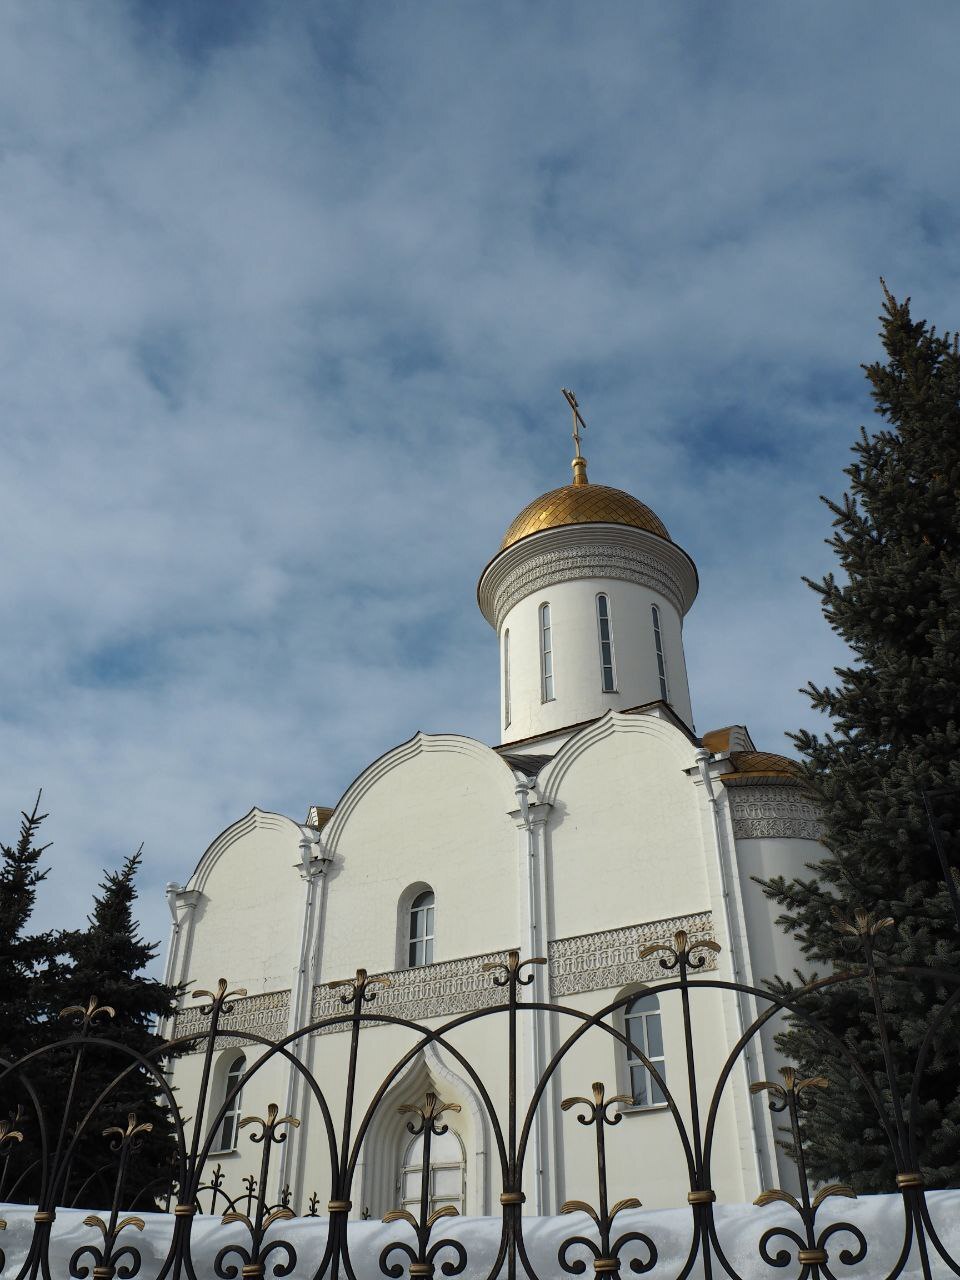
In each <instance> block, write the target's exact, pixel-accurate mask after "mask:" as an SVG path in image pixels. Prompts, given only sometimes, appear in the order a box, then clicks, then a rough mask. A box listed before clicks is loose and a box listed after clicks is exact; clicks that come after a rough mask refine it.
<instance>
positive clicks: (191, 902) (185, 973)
mask: <svg viewBox="0 0 960 1280" xmlns="http://www.w3.org/2000/svg"><path fill="white" fill-rule="evenodd" d="M166 898H167V906H168V907H169V909H170V916H171V923H170V943H169V946H168V948H167V963H166V966H165V969H164V975H163V981H164V983H165V985H167V986H169V987H180V986H183V985H184V984H185V983H186V982H187V980H188V977H189V968H190V952H191V950H192V947H193V929H194V923H195V920H196V908H197V905H198V904H199V903H200V901H201V899H202V898H203V894H202V893H201V892H200V890H199V889H187V888H186V887H185V886H184V885H182V884H175V883H173V882H171V883H170V884H168V885H167V889H166ZM171 1022H172V1019H170V1018H164V1019H162V1020H161V1021H160V1022H159V1023H158V1024H157V1032H158V1034H160V1035H167V1034H168V1031H169V1029H170V1026H171Z"/></svg>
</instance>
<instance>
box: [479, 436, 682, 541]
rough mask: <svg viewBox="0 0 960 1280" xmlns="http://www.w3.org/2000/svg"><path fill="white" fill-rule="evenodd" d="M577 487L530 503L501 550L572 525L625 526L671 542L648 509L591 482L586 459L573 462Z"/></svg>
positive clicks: (553, 491)
mask: <svg viewBox="0 0 960 1280" xmlns="http://www.w3.org/2000/svg"><path fill="white" fill-rule="evenodd" d="M573 472H574V481H573V484H565V485H563V486H562V488H560V489H551V490H550V492H549V493H542V494H541V495H540V497H539V498H534V500H533V501H532V502H528V503H527V505H526V506H525V507H524V508H523V510H522V511H521V512H520V514H519V515H518V516H517V517H516V518H515V519H514V520H513V521H512V522H511V524H510V527H509V529H508V530H507V532H506V533H505V534H504V535H503V541H502V542H501V543H500V550H501V551H506V549H507V547H512V546H513V544H514V543H515V542H519V541H520V539H521V538H526V537H528V536H529V535H530V534H531V533H540V532H541V531H542V530H543V529H559V528H560V527H561V526H563V525H570V524H625V525H629V526H630V527H631V528H634V529H646V530H647V532H648V533H655V534H656V535H657V536H658V537H660V538H666V540H667V541H668V542H669V541H670V534H669V533H668V532H667V528H666V525H664V523H663V521H662V520H661V519H660V517H659V516H658V515H656V514H655V513H654V512H653V511H651V510H650V508H649V507H648V506H645V505H644V503H642V502H640V501H639V500H638V499H637V498H634V497H633V496H632V495H631V494H629V493H626V492H624V490H623V489H611V488H610V487H609V486H608V485H605V484H590V483H588V481H587V467H586V459H585V458H581V457H577V458H575V459H574V462H573Z"/></svg>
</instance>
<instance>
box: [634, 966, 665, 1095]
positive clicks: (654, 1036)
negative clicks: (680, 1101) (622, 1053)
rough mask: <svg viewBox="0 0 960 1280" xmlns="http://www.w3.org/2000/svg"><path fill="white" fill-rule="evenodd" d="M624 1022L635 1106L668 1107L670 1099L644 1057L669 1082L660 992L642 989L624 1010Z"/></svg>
mask: <svg viewBox="0 0 960 1280" xmlns="http://www.w3.org/2000/svg"><path fill="white" fill-rule="evenodd" d="M624 1022H625V1023H626V1027H625V1030H626V1034H627V1039H628V1041H629V1042H630V1043H629V1044H628V1045H627V1046H626V1054H627V1073H628V1075H629V1077H630V1096H631V1098H632V1099H633V1105H634V1106H635V1107H662V1106H665V1105H666V1101H667V1100H666V1098H665V1097H664V1096H663V1090H662V1089H661V1088H660V1086H659V1084H657V1081H656V1080H655V1078H654V1076H653V1073H652V1072H651V1071H650V1069H649V1067H648V1066H647V1064H646V1062H644V1060H643V1057H646V1059H647V1060H648V1061H649V1062H650V1064H651V1065H652V1066H653V1067H655V1068H656V1070H657V1071H658V1072H659V1073H660V1076H661V1078H662V1079H663V1081H664V1083H666V1079H667V1067H666V1061H665V1059H664V1054H663V1027H662V1025H661V1022H660V1001H659V999H658V997H657V995H656V993H655V992H653V991H642V992H641V993H640V994H639V995H637V996H634V998H633V999H632V1000H631V1001H630V1003H629V1004H628V1005H627V1007H626V1009H625V1010H624ZM641 1054H642V1055H643V1057H641Z"/></svg>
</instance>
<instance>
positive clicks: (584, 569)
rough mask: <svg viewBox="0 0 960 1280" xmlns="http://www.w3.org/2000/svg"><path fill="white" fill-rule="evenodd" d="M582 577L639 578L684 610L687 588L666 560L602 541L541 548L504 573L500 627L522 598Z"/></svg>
mask: <svg viewBox="0 0 960 1280" xmlns="http://www.w3.org/2000/svg"><path fill="white" fill-rule="evenodd" d="M582 578H614V579H618V580H619V581H621V582H635V583H636V584H637V585H638V586H641V587H648V588H649V589H650V590H651V591H656V592H658V593H659V594H660V595H662V596H665V597H666V598H667V599H668V600H669V601H670V602H671V604H674V605H675V606H676V608H677V610H678V611H679V612H680V613H681V614H682V613H683V611H684V606H683V588H682V585H681V583H680V580H679V578H678V577H677V576H676V574H675V573H673V572H672V571H671V566H670V565H668V564H667V563H666V562H665V560H661V559H659V558H657V557H655V556H653V555H648V554H646V553H645V552H643V551H639V550H637V549H636V548H633V547H627V546H615V545H610V544H603V543H598V544H597V545H596V546H594V545H589V546H585V547H584V546H580V547H563V548H556V549H553V550H549V551H548V550H544V551H541V552H540V553H539V554H538V555H536V556H534V557H531V558H530V559H527V560H524V561H521V562H520V563H519V564H518V565H517V566H516V568H514V569H512V570H510V571H509V572H508V573H506V574H505V575H504V578H503V581H502V582H501V583H500V584H499V586H498V588H497V593H496V597H495V602H494V612H495V615H496V620H497V627H499V626H500V624H501V622H502V621H503V619H504V618H505V617H506V615H507V614H508V613H509V612H510V610H511V609H512V608H513V607H514V605H516V604H519V602H520V601H521V600H523V599H525V598H526V597H527V596H529V595H533V594H534V593H535V592H538V591H545V590H547V589H548V588H550V587H553V586H555V585H556V584H557V583H559V582H572V581H574V580H577V579H582Z"/></svg>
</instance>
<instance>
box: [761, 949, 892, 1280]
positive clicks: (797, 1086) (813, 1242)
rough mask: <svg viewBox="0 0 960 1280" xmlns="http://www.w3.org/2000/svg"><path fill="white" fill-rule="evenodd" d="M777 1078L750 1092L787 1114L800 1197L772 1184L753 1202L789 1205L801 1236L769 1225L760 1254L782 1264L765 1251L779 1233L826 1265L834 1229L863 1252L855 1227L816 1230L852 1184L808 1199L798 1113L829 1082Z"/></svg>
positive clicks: (805, 1262) (803, 1259)
mask: <svg viewBox="0 0 960 1280" xmlns="http://www.w3.org/2000/svg"><path fill="white" fill-rule="evenodd" d="M881 927H882V925H881ZM780 1077H781V1079H782V1080H783V1083H782V1084H778V1083H777V1082H776V1081H775V1080H758V1081H756V1082H755V1083H754V1084H752V1085H751V1086H750V1092H751V1093H763V1092H766V1093H768V1094H769V1095H770V1101H769V1107H770V1110H771V1111H774V1112H783V1111H786V1112H787V1113H788V1114H789V1118H790V1131H791V1137H792V1141H793V1149H794V1156H795V1160H796V1164H797V1173H798V1175H799V1180H800V1197H799V1199H798V1198H797V1196H795V1195H791V1193H790V1192H789V1191H783V1190H782V1189H781V1188H780V1187H773V1188H771V1190H769V1191H764V1192H761V1194H760V1195H758V1196H757V1198H756V1200H754V1202H753V1203H754V1204H755V1205H759V1206H760V1207H763V1206H764V1205H767V1204H775V1203H777V1202H780V1203H783V1204H787V1205H789V1206H790V1208H791V1209H793V1210H794V1212H795V1213H796V1214H797V1215H798V1216H799V1218H800V1221H801V1222H802V1223H803V1228H804V1235H803V1237H800V1236H797V1234H796V1233H795V1232H793V1231H790V1230H788V1229H787V1228H785V1227H771V1228H770V1229H769V1230H767V1231H765V1232H764V1234H763V1235H762V1236H761V1238H760V1255H761V1257H762V1258H763V1259H764V1261H765V1262H768V1263H770V1264H771V1265H777V1266H780V1265H786V1259H787V1258H788V1257H789V1255H788V1254H786V1253H784V1254H782V1255H779V1254H778V1255H777V1256H778V1257H779V1256H782V1257H783V1258H784V1262H783V1263H779V1262H778V1263H772V1262H771V1255H770V1254H769V1251H768V1245H769V1243H770V1241H771V1240H773V1239H774V1238H775V1237H777V1236H780V1237H783V1238H784V1239H787V1240H790V1241H791V1242H792V1243H793V1244H795V1245H797V1246H799V1247H798V1249H797V1262H798V1263H800V1264H801V1265H802V1266H808V1267H812V1266H817V1267H822V1266H826V1264H827V1263H828V1261H829V1255H828V1254H827V1250H826V1248H825V1245H826V1243H827V1241H828V1240H829V1238H830V1236H831V1235H832V1234H834V1233H836V1231H837V1230H848V1231H851V1232H852V1233H853V1235H854V1236H855V1238H856V1239H857V1240H858V1244H861V1246H862V1247H863V1249H864V1252H865V1244H862V1241H861V1238H860V1237H859V1236H857V1232H856V1229H855V1228H853V1227H851V1226H850V1225H849V1224H847V1223H843V1224H833V1225H832V1226H830V1227H827V1228H826V1229H825V1230H824V1231H821V1232H820V1233H819V1235H818V1234H817V1229H816V1218H817V1211H818V1210H819V1208H820V1206H821V1205H822V1204H823V1202H824V1201H825V1200H828V1199H829V1198H830V1197H831V1196H845V1197H846V1198H848V1199H851V1200H856V1198H857V1194H856V1192H855V1191H854V1190H853V1189H852V1187H848V1186H845V1185H844V1184H843V1183H842V1182H831V1183H830V1184H829V1185H828V1186H825V1187H821V1188H820V1189H819V1190H818V1191H817V1193H816V1195H814V1196H813V1198H812V1199H811V1196H810V1186H809V1181H808V1179H807V1166H806V1160H805V1158H804V1152H803V1135H802V1133H801V1131H800V1125H799V1120H798V1116H799V1113H800V1112H801V1111H805V1110H809V1109H810V1108H811V1107H813V1106H814V1105H815V1102H816V1096H817V1093H819V1092H822V1091H823V1090H825V1089H829V1087H830V1081H829V1080H827V1078H826V1077H825V1076H805V1077H802V1076H800V1075H799V1073H798V1072H797V1071H796V1070H795V1069H794V1068H793V1067H781V1068H780ZM850 1260H851V1261H852V1262H856V1261H859V1260H860V1259H859V1258H858V1257H857V1256H856V1255H854V1254H851V1255H850Z"/></svg>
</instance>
